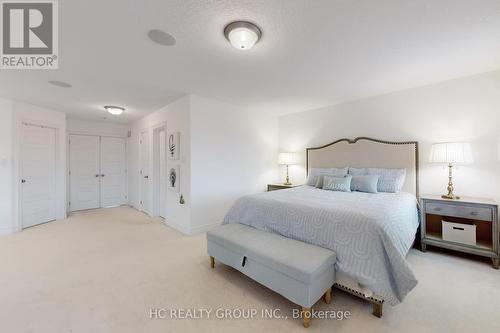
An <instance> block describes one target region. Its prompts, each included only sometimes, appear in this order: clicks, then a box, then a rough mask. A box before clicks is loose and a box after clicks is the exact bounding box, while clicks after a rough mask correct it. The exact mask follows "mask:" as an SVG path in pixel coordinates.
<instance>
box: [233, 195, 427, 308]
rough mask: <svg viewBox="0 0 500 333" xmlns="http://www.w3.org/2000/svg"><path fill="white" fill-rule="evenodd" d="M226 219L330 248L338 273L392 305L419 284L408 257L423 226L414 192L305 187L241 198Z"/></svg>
mask: <svg viewBox="0 0 500 333" xmlns="http://www.w3.org/2000/svg"><path fill="white" fill-rule="evenodd" d="M224 223H225V224H227V223H241V224H246V225H249V226H252V227H254V228H257V229H260V230H264V231H268V232H274V233H277V234H280V235H282V236H285V237H288V238H292V239H296V240H300V241H303V242H306V243H310V244H314V245H317V246H321V247H324V248H327V249H330V250H332V251H334V252H335V253H336V254H337V262H336V264H335V265H336V270H337V271H338V272H340V273H341V274H344V275H346V276H348V277H350V278H352V279H354V280H356V281H358V282H359V284H360V286H361V287H362V288H367V289H369V290H371V291H372V292H373V293H375V294H376V295H378V296H380V297H382V298H383V299H384V300H385V301H386V302H388V303H389V304H392V305H395V304H398V303H400V302H402V301H403V299H404V298H405V296H406V295H407V294H408V293H409V292H410V291H411V290H412V289H413V288H414V287H415V286H416V284H417V279H416V277H415V275H414V273H413V271H412V270H411V268H410V266H409V264H408V262H407V261H406V255H407V253H408V251H409V249H410V248H411V246H412V244H413V241H414V239H415V234H416V230H417V228H418V225H419V221H418V210H417V200H416V198H415V196H414V195H412V194H410V193H362V192H350V193H349V192H337V191H325V190H322V189H317V188H314V187H312V186H301V187H296V188H292V189H287V190H280V191H272V192H266V193H261V194H256V195H250V196H245V197H242V198H240V199H238V200H237V201H236V202H235V204H234V205H233V206H232V207H231V209H230V210H229V212H228V213H227V215H226V217H225V219H224Z"/></svg>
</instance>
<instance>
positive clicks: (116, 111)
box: [104, 105, 125, 116]
mask: <svg viewBox="0 0 500 333" xmlns="http://www.w3.org/2000/svg"><path fill="white" fill-rule="evenodd" d="M104 108H105V109H106V111H108V112H109V113H111V114H112V115H114V116H119V115H121V114H122V113H123V112H125V108H122V107H121V106H112V105H106V106H105V107H104Z"/></svg>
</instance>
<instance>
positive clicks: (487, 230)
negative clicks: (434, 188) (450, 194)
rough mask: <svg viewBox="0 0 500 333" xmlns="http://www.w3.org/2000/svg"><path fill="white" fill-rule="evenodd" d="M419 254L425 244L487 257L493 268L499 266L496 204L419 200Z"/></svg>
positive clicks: (475, 200) (433, 197) (432, 197)
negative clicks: (420, 214) (420, 217)
mask: <svg viewBox="0 0 500 333" xmlns="http://www.w3.org/2000/svg"><path fill="white" fill-rule="evenodd" d="M420 209H421V213H422V219H421V225H420V237H421V246H422V251H424V252H425V251H426V249H427V245H432V246H437V247H442V248H446V249H450V250H455V251H460V252H466V253H471V254H475V255H479V256H484V257H489V258H491V260H492V262H493V268H496V269H498V267H499V264H500V250H499V228H498V204H497V203H496V202H494V201H493V200H489V199H479V198H467V197H462V198H460V199H459V200H448V199H442V198H441V196H439V195H424V196H421V198H420Z"/></svg>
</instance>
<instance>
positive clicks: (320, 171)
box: [306, 167, 349, 186]
mask: <svg viewBox="0 0 500 333" xmlns="http://www.w3.org/2000/svg"><path fill="white" fill-rule="evenodd" d="M348 170H349V167H345V168H311V169H309V175H308V177H307V182H306V185H309V186H316V183H317V182H318V176H319V175H331V176H334V177H344V176H345V175H347V171H348Z"/></svg>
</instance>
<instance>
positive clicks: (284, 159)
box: [278, 153, 297, 185]
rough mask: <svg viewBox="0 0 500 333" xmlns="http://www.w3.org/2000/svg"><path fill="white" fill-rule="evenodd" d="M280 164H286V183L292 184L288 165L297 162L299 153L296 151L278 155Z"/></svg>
mask: <svg viewBox="0 0 500 333" xmlns="http://www.w3.org/2000/svg"><path fill="white" fill-rule="evenodd" d="M278 164H280V165H286V181H285V182H284V183H283V184H284V185H292V183H291V182H290V177H288V166H289V165H293V164H297V154H295V153H280V154H279V155H278Z"/></svg>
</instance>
